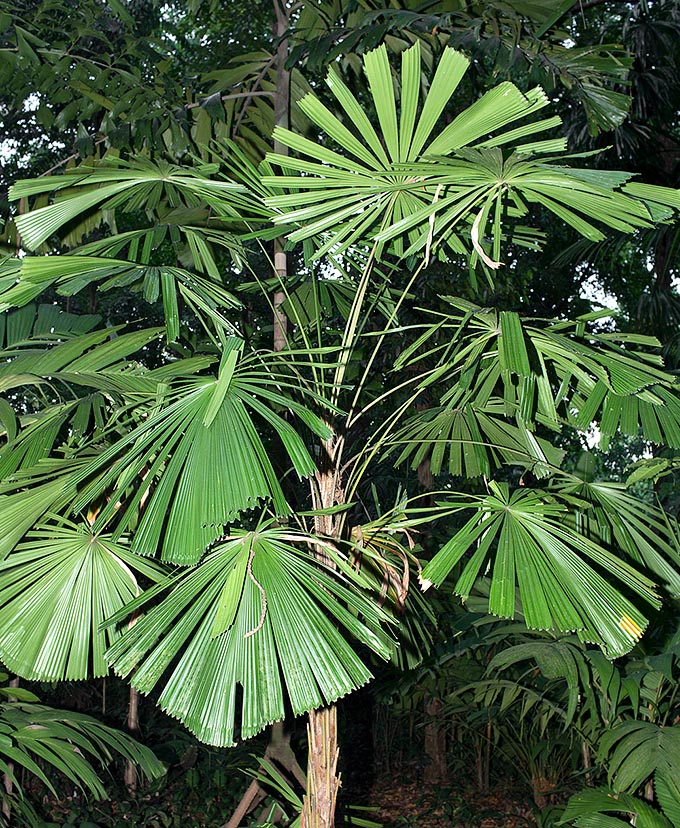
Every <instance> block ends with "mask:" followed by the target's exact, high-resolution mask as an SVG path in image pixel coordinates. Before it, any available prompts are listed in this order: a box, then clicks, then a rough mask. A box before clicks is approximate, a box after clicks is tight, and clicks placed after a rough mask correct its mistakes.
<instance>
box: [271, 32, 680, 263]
mask: <svg viewBox="0 0 680 828" xmlns="http://www.w3.org/2000/svg"><path fill="white" fill-rule="evenodd" d="M467 68H468V60H467V58H465V57H464V56H463V55H461V54H459V53H457V52H455V51H454V50H452V49H446V50H445V51H444V53H443V55H442V57H441V59H440V62H439V64H438V67H437V71H436V73H435V76H434V78H433V80H432V83H431V85H430V88H429V91H428V93H427V96H426V97H425V99H424V100H423V101H422V105H421V102H420V88H421V59H420V47H419V45H418V43H416V44H415V45H414V46H413V47H411V48H410V49H408V50H406V51H404V52H403V53H402V67H401V83H400V92H401V101H400V107H399V108H398V107H397V100H396V95H395V91H394V84H393V79H392V74H391V71H390V66H389V61H388V57H387V51H386V49H385V47H384V46H382V47H379V48H378V49H376V50H374V51H373V52H369V53H368V54H367V55H366V56H365V57H364V71H365V74H366V78H367V80H368V86H369V91H370V96H371V105H372V107H373V108H374V109H375V112H376V115H377V120H378V122H379V127H380V129H379V131H378V130H376V129H375V127H374V126H373V124H372V123H371V121H370V120H369V118H368V116H367V114H366V112H365V111H364V109H363V107H362V106H361V104H360V103H359V102H358V101H357V99H356V98H355V97H354V96H353V95H352V94H351V92H350V91H349V89H348V88H347V87H346V86H345V84H344V83H343V81H342V80H341V78H340V77H339V75H338V73H337V72H335V71H333V70H332V71H331V72H330V74H329V76H328V79H327V83H328V86H329V89H330V91H331V93H332V94H333V96H334V97H335V98H336V100H337V102H338V104H339V106H340V108H341V110H342V113H343V114H342V118H341V117H338V116H337V115H335V114H334V113H332V112H331V111H330V110H329V109H328V108H327V107H326V106H325V105H324V104H323V103H321V101H319V99H318V98H316V97H315V96H314V95H312V94H310V95H307V96H305V97H304V98H303V99H302V100H301V101H300V104H299V105H300V107H301V108H302V109H303V111H304V112H305V114H306V115H307V116H308V117H309V118H310V120H311V121H312V122H313V123H315V124H316V125H317V126H318V127H319V129H320V130H321V131H322V132H323V133H324V134H325V135H327V136H328V137H329V139H331V140H332V141H333V143H334V144H335V145H336V146H337V147H338V149H333V148H331V147H330V146H327V145H326V144H316V143H314V142H312V141H310V140H308V139H306V138H303V137H301V136H299V135H296V134H294V133H292V132H290V131H287V130H284V129H277V130H275V133H274V135H275V138H276V139H277V140H278V141H280V142H281V143H283V144H285V145H286V146H288V147H289V148H291V149H293V150H295V151H296V152H297V153H299V154H300V155H301V156H306V158H290V157H288V156H282V155H269V156H268V158H269V160H270V162H272V163H275V164H278V165H279V166H280V167H281V169H282V171H283V174H282V175H280V176H276V177H275V178H270V177H265V179H264V180H265V182H266V183H268V184H269V183H271V184H274V183H276V184H278V185H279V186H284V187H286V188H288V189H289V190H290V191H291V192H290V194H288V195H281V196H274V197H272V198H269V199H268V200H267V203H268V204H269V205H270V207H272V208H273V209H274V210H275V211H277V213H278V215H277V216H275V218H274V222H275V223H276V224H280V225H282V226H290V225H293V226H297V228H298V229H295V230H293V231H292V232H291V233H290V236H289V238H290V239H291V240H292V241H302V240H304V239H310V238H316V239H318V240H319V241H318V242H315V251H314V254H313V257H312V258H320V257H321V256H323V255H325V254H326V253H327V252H329V251H332V252H333V253H334V254H339V253H342V252H343V251H346V250H347V249H349V248H350V247H351V246H352V245H354V244H356V243H357V242H361V243H362V244H369V243H372V244H376V245H377V246H378V248H379V249H386V250H391V251H392V252H394V253H396V254H397V255H411V254H414V253H416V252H424V254H425V259H427V258H428V257H429V254H430V250H431V249H433V248H435V247H437V246H439V245H443V244H445V245H447V246H448V247H449V248H451V249H452V250H453V252H455V253H465V252H466V251H467V250H468V249H469V247H470V245H469V244H468V241H467V240H468V239H470V241H471V242H472V245H471V246H472V249H473V250H474V254H475V256H479V257H480V258H481V259H482V261H484V262H485V264H486V265H488V266H489V267H491V268H496V267H498V266H499V265H500V261H499V257H500V244H501V239H502V236H503V235H504V234H505V235H507V233H508V232H509V229H510V223H511V222H512V220H513V218H521V217H523V216H526V215H528V214H529V212H530V209H531V208H532V207H533V206H534V205H540V206H541V207H543V208H547V209H548V210H549V211H551V212H553V213H554V214H555V215H556V216H557V217H558V218H560V219H561V220H563V221H565V222H566V223H567V224H570V225H571V226H572V227H574V228H575V229H576V230H577V231H578V232H579V233H581V234H582V235H584V236H586V237H587V238H589V239H592V240H599V239H602V238H604V236H603V234H602V231H601V230H600V229H599V228H598V227H597V226H596V225H595V224H593V222H592V218H593V217H596V219H597V221H598V222H600V223H602V224H604V225H605V226H608V227H610V228H614V229H616V230H621V231H624V232H631V231H632V230H633V229H634V228H636V227H650V226H652V224H653V223H654V221H655V220H664V219H668V218H670V216H671V215H672V211H673V209H678V208H680V194H678V193H677V192H676V191H675V190H671V189H669V188H664V187H652V186H647V185H642V184H634V183H628V182H629V179H630V178H631V176H630V175H629V174H628V173H619V172H607V171H601V170H584V169H571V168H569V167H566V166H561V165H560V166H558V165H555V164H554V161H555V158H553V157H546V159H545V161H543V162H539V161H537V160H535V159H534V156H537V155H547V154H548V153H550V154H551V156H552V155H554V154H555V153H563V152H564V150H565V148H566V142H565V140H564V139H562V138H547V139H538V140H536V139H535V136H536V135H537V134H539V133H541V132H543V131H545V130H546V129H549V128H552V127H555V126H557V125H558V124H559V123H560V119H559V118H557V117H552V118H545V119H542V120H539V121H535V120H529V121H528V122H527V121H526V119H527V118H529V116H532V115H533V114H534V113H536V112H537V111H539V110H540V109H542V108H543V107H545V106H546V105H547V104H548V103H549V101H548V98H547V96H546V95H545V93H544V92H543V90H542V89H540V88H538V87H537V88H535V89H532V90H530V91H529V92H527V93H522V92H520V90H519V89H518V88H517V87H516V86H514V85H513V84H511V83H507V82H506V83H502V84H499V85H498V86H497V87H495V88H494V89H491V90H490V91H489V92H487V93H486V94H485V95H483V96H482V97H481V98H480V99H479V100H477V101H476V102H475V103H473V104H472V105H471V106H469V107H468V108H467V109H464V110H463V111H462V112H459V113H458V114H457V115H456V117H455V118H454V119H453V120H452V121H451V122H450V123H449V124H448V125H447V126H445V127H443V128H439V127H438V125H439V122H440V118H441V116H442V114H443V113H444V110H445V108H446V106H447V105H448V104H449V101H450V99H451V97H452V95H453V93H454V92H455V90H456V87H457V86H458V84H459V82H460V80H461V79H462V77H463V75H464V74H465V72H466V70H467ZM522 121H524V123H522ZM350 124H351V125H353V127H354V129H351V128H350V126H348V125H350ZM527 138H529V139H530V140H529V141H526V142H524V143H522V142H523V141H524V139H527ZM518 142H519V143H518ZM308 159H311V160H308ZM487 227H489V228H490V232H491V235H492V249H491V251H490V253H491V255H489V253H488V252H487V251H486V250H485V249H484V246H483V244H482V241H483V239H484V236H485V233H486V230H487ZM537 238H538V237H537V236H536V235H535V233H534V232H533V231H532V230H531V228H526V227H522V226H519V227H518V228H517V233H516V241H518V242H520V243H521V242H522V240H524V241H525V242H526V243H529V244H530V245H532V246H536V242H537ZM492 257H493V258H492Z"/></svg>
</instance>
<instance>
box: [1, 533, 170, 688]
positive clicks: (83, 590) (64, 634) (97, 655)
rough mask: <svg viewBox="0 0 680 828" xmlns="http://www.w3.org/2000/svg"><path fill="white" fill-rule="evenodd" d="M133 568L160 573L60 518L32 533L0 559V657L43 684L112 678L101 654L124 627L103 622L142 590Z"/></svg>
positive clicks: (156, 577)
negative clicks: (44, 682) (100, 677)
mask: <svg viewBox="0 0 680 828" xmlns="http://www.w3.org/2000/svg"><path fill="white" fill-rule="evenodd" d="M135 572H136V573H138V574H142V575H143V576H144V577H145V578H147V579H150V580H152V581H158V580H159V579H160V578H161V577H162V575H163V571H162V569H161V568H160V567H159V566H158V564H156V563H155V562H152V561H146V560H144V559H143V558H139V557H138V556H136V555H132V554H131V553H130V551H129V549H128V548H127V546H123V545H122V544H121V543H115V542H113V541H112V540H111V538H110V537H107V536H106V535H95V534H93V532H92V531H91V527H90V526H88V525H80V526H78V525H76V524H73V523H70V522H66V521H63V520H61V521H59V522H57V523H52V524H46V523H43V524H42V525H41V526H39V527H38V528H36V529H34V530H32V531H30V532H29V533H28V535H27V536H26V539H25V540H24V541H23V542H22V543H20V544H19V545H18V547H17V548H16V550H15V551H14V552H13V553H12V554H10V555H9V557H8V558H6V559H5V560H4V561H3V562H2V563H0V582H1V587H0V640H1V643H0V658H2V660H3V662H4V663H5V664H6V665H7V666H8V667H9V668H10V669H11V670H12V671H14V672H15V673H18V674H19V675H21V676H23V677H24V678H28V679H34V680H39V681H64V680H79V679H85V678H90V677H97V676H105V675H107V674H108V672H109V667H108V664H107V662H106V660H105V659H104V651H105V650H106V648H107V647H108V646H110V645H111V644H112V643H113V642H114V641H115V640H116V639H117V638H118V637H119V635H120V630H119V629H118V628H117V627H109V628H107V630H106V631H105V632H102V631H101V630H100V628H99V627H100V624H102V623H103V622H104V621H105V620H106V619H107V618H109V617H110V616H111V615H113V614H114V613H115V612H117V611H118V610H120V609H121V607H123V606H124V605H125V604H126V603H128V602H129V601H131V600H132V599H134V598H136V597H137V596H138V595H139V593H140V587H139V584H138V582H137V576H136V575H135Z"/></svg>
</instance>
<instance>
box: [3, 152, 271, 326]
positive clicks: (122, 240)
mask: <svg viewBox="0 0 680 828" xmlns="http://www.w3.org/2000/svg"><path fill="white" fill-rule="evenodd" d="M217 172H218V167H217V165H203V166H202V167H194V168H192V169H191V170H190V171H188V170H185V169H182V168H180V167H176V166H173V165H171V164H168V163H166V162H163V161H159V162H151V161H148V160H144V159H136V160H134V161H129V162H125V161H123V160H121V159H114V160H111V159H107V160H106V161H105V162H103V163H102V164H101V165H99V166H96V167H83V168H79V169H76V170H74V171H70V172H68V173H65V174H63V175H58V176H49V177H47V178H44V177H43V178H38V179H32V180H27V181H22V182H18V183H17V184H15V185H14V186H13V187H12V189H11V197H12V198H15V199H18V198H29V197H32V196H38V197H39V199H45V198H46V197H47V196H48V194H51V193H54V192H56V198H55V200H54V202H53V203H50V204H46V205H45V206H40V207H37V208H36V209H33V210H32V211H30V212H28V213H25V214H24V215H21V216H19V217H18V218H17V226H18V229H19V231H20V233H21V240H22V244H23V245H24V246H25V247H26V248H28V249H29V250H35V249H37V248H38V247H39V246H40V245H41V244H43V243H44V242H46V241H47V240H48V239H49V238H50V237H51V236H52V235H53V234H55V233H57V232H58V231H61V230H63V228H64V227H65V226H67V227H68V226H69V222H72V221H73V220H74V219H80V218H82V217H83V216H85V219H84V222H85V224H84V227H83V232H81V233H80V234H79V235H78V234H76V233H74V232H71V233H70V234H69V235H67V237H66V239H65V241H66V243H67V244H69V246H71V247H76V246H77V245H78V244H79V243H80V242H81V240H82V238H81V237H82V236H85V235H87V234H88V233H90V231H91V230H92V229H95V228H97V227H99V225H100V224H102V223H104V219H105V218H107V217H108V216H110V215H112V213H113V211H115V210H122V211H128V212H130V211H137V210H145V211H146V212H147V215H149V216H152V217H153V219H152V221H151V223H150V226H148V227H143V228H139V229H135V230H131V231H127V232H123V233H117V234H115V235H113V236H112V237H106V238H104V239H98V240H96V241H92V242H90V243H88V244H86V245H84V246H82V247H80V248H78V249H77V250H76V251H75V253H74V254H72V255H61V256H27V257H25V258H24V259H23V260H22V262H21V265H20V271H19V279H18V280H17V279H16V273H15V270H16V263H15V262H13V261H11V260H9V261H8V262H7V263H5V265H4V266H3V267H2V268H0V291H1V293H0V309H7V308H10V307H15V306H20V305H22V304H25V303H26V302H29V301H31V300H32V299H34V298H35V297H36V296H38V295H39V294H40V293H42V292H43V291H44V290H46V289H47V288H49V287H51V286H53V285H57V286H58V290H59V291H60V292H61V293H63V294H66V295H71V294H74V293H77V292H78V291H80V290H82V288H83V287H85V286H87V285H89V284H91V283H93V282H100V283H101V289H102V290H109V289H111V288H116V287H128V286H130V285H131V284H138V285H139V286H140V287H141V289H142V293H143V296H144V298H145V299H146V300H147V301H149V302H152V303H153V302H156V300H157V299H158V298H159V296H160V297H162V300H163V309H164V312H165V317H166V323H167V329H168V338H169V339H170V340H174V339H176V338H177V335H178V333H179V301H180V299H181V300H184V301H185V302H186V303H188V304H189V305H190V306H191V308H192V309H193V310H194V311H195V312H196V314H197V315H198V316H199V318H202V319H204V320H205V321H206V322H212V323H213V324H214V323H217V324H218V325H219V326H221V327H227V328H230V327H232V326H231V325H230V323H229V321H228V319H226V318H225V317H224V316H223V313H222V310H223V309H224V308H234V307H238V306H239V305H240V303H239V301H238V300H237V299H236V298H235V297H234V296H233V295H232V294H231V293H230V292H229V291H227V290H226V289H225V288H224V286H223V274H222V272H221V270H220V267H219V265H218V258H217V256H216V253H215V250H214V248H215V247H217V248H222V249H223V250H227V251H228V252H229V253H230V254H231V256H232V258H234V259H235V260H236V262H237V264H238V265H239V266H241V265H242V256H243V250H242V243H241V241H239V239H238V238H237V236H236V235H235V234H234V233H233V232H232V230H231V229H230V226H231V224H232V223H236V224H238V225H239V226H242V224H243V221H244V216H247V217H248V219H250V220H253V221H256V222H257V221H261V220H262V211H261V207H259V206H258V205H257V204H256V202H255V201H254V200H253V198H251V196H250V195H249V194H248V193H246V192H245V189H244V187H243V186H241V185H240V184H237V183H235V182H233V181H227V180H222V179H218V178H217V177H215V174H216V173H217ZM211 176H213V177H211ZM253 211H255V212H253ZM164 245H165V246H166V247H169V246H170V245H171V246H172V248H173V249H174V253H175V258H176V259H177V260H178V265H177V266H168V265H167V264H165V263H163V256H162V255H161V256H158V254H157V251H158V249H159V248H162V247H163V246H164ZM154 260H155V261H156V262H158V263H157V264H154ZM180 263H182V264H184V265H185V266H180ZM5 271H6V272H7V277H6V278H4V279H2V278H1V277H2V273H3V272H5Z"/></svg>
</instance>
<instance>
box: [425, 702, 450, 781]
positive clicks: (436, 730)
mask: <svg viewBox="0 0 680 828" xmlns="http://www.w3.org/2000/svg"><path fill="white" fill-rule="evenodd" d="M443 706H444V703H443V702H442V700H441V699H437V698H434V697H433V696H430V697H429V698H428V699H427V701H426V702H425V715H426V716H427V721H426V722H425V755H426V757H427V759H428V763H427V765H426V766H425V771H424V773H423V781H424V782H426V783H427V784H428V785H446V784H447V777H448V770H447V767H446V731H445V730H444V728H443V727H442V726H441V711H442V707H443Z"/></svg>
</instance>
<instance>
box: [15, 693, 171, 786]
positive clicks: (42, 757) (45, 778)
mask: <svg viewBox="0 0 680 828" xmlns="http://www.w3.org/2000/svg"><path fill="white" fill-rule="evenodd" d="M0 735H1V736H2V738H1V739H0V771H2V772H3V773H7V774H9V778H10V779H11V780H12V782H13V785H14V786H15V787H18V788H19V791H20V792H22V783H23V780H24V777H23V775H22V774H19V775H17V774H16V771H17V770H18V769H21V770H22V771H25V772H27V773H29V774H30V775H32V776H35V777H36V778H37V779H39V780H40V781H41V782H42V783H43V784H44V785H45V786H46V787H47V788H48V789H49V790H51V791H52V793H56V791H55V788H54V785H53V781H52V780H51V779H50V776H49V775H48V774H47V773H46V766H51V767H52V768H53V769H54V770H57V771H59V772H60V773H61V774H63V776H64V777H66V779H68V780H69V781H70V782H71V783H72V784H73V785H75V786H76V787H77V788H79V789H80V790H82V791H85V792H87V793H90V794H92V795H94V796H95V797H97V798H98V799H106V789H105V788H104V785H103V783H102V781H101V779H100V776H99V773H98V772H97V770H96V769H95V767H94V766H93V764H92V763H93V762H97V763H99V762H101V763H107V764H108V763H110V762H111V760H112V759H113V757H114V756H121V757H123V758H124V759H126V760H128V761H129V762H131V763H132V764H133V765H135V766H136V767H137V768H138V769H139V771H140V772H141V774H142V775H143V776H144V777H146V778H147V779H151V780H153V779H158V778H159V777H161V776H163V774H164V773H165V768H164V767H163V765H162V764H161V763H160V762H159V761H158V759H156V757H155V756H154V754H153V753H152V752H151V751H150V750H149V749H148V748H147V747H144V745H140V744H138V743H137V742H135V740H134V739H132V737H130V736H128V734H126V733H120V732H118V731H116V730H114V729H113V728H111V727H107V726H106V725H104V724H102V723H101V722H98V721H97V720H96V719H93V718H92V717H90V716H86V715H83V714H82V713H74V712H73V711H70V710H68V711H67V710H55V709H53V708H51V707H45V706H44V705H41V704H32V703H26V702H10V703H4V704H1V705H0Z"/></svg>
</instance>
